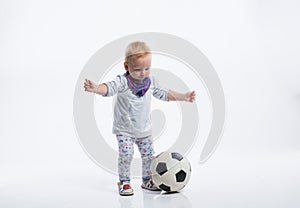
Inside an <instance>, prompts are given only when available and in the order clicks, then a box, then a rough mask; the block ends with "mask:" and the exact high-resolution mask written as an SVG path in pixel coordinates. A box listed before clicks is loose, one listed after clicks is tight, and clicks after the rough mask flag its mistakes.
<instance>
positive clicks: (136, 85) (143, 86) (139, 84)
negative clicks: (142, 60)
mask: <svg viewBox="0 0 300 208" xmlns="http://www.w3.org/2000/svg"><path fill="white" fill-rule="evenodd" d="M124 75H125V77H126V79H127V84H128V87H129V89H130V90H131V92H132V93H133V94H135V95H136V96H138V97H142V96H143V95H145V94H146V92H147V90H148V89H149V87H150V84H151V80H150V78H149V77H146V78H145V79H144V80H142V81H136V80H134V79H133V78H132V77H131V76H130V74H129V72H128V71H127V72H126V73H125V74H124Z"/></svg>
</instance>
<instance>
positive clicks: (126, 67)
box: [124, 61, 128, 71]
mask: <svg viewBox="0 0 300 208" xmlns="http://www.w3.org/2000/svg"><path fill="white" fill-rule="evenodd" d="M124 68H125V69H126V70H127V71H128V62H127V61H125V62H124Z"/></svg>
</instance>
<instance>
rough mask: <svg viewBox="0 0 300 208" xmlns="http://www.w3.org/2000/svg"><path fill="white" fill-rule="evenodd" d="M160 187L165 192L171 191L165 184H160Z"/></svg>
mask: <svg viewBox="0 0 300 208" xmlns="http://www.w3.org/2000/svg"><path fill="white" fill-rule="evenodd" d="M158 187H159V188H160V189H161V190H164V191H171V188H170V186H166V185H165V184H160V185H159V186H158Z"/></svg>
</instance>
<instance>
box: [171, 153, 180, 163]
mask: <svg viewBox="0 0 300 208" xmlns="http://www.w3.org/2000/svg"><path fill="white" fill-rule="evenodd" d="M172 158H173V159H176V160H179V161H181V160H182V159H183V157H182V155H181V154H179V153H177V152H172Z"/></svg>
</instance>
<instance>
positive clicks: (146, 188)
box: [141, 185, 161, 191]
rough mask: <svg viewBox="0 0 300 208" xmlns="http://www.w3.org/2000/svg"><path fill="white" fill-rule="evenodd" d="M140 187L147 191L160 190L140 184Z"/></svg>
mask: <svg viewBox="0 0 300 208" xmlns="http://www.w3.org/2000/svg"><path fill="white" fill-rule="evenodd" d="M141 187H142V189H145V190H148V191H161V190H160V189H150V188H148V187H145V186H142V185H141Z"/></svg>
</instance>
